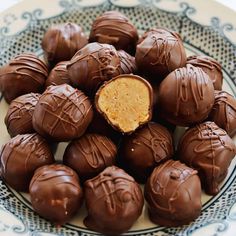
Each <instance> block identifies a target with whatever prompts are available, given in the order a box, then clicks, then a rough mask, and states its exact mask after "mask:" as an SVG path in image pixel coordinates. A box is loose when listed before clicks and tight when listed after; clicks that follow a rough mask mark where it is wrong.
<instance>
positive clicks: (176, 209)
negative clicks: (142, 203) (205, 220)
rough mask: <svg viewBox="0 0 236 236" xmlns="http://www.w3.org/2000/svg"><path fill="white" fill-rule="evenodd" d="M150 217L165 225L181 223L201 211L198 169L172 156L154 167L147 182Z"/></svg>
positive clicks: (146, 194) (194, 216)
mask: <svg viewBox="0 0 236 236" xmlns="http://www.w3.org/2000/svg"><path fill="white" fill-rule="evenodd" d="M144 195H145V199H146V201H147V204H148V213H149V217H150V220H151V221H152V222H153V223H155V224H158V225H161V226H169V227H172V226H174V227H175V226H181V225H184V224H188V223H190V222H191V221H193V220H194V219H196V218H197V217H198V216H199V215H200V213H201V207H202V204H201V183H200V180H199V177H198V176H197V171H196V170H193V169H191V168H190V167H188V166H186V165H185V164H182V163H181V162H179V161H173V160H169V161H167V162H165V163H164V164H161V165H159V166H158V167H156V168H155V169H154V171H153V172H152V174H151V176H150V178H149V179H148V181H147V183H146V185H145V192H144Z"/></svg>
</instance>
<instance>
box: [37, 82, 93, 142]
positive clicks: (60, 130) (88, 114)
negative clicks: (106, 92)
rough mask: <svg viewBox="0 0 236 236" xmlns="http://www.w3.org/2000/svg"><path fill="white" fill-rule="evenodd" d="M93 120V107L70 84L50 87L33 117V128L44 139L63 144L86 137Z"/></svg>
mask: <svg viewBox="0 0 236 236" xmlns="http://www.w3.org/2000/svg"><path fill="white" fill-rule="evenodd" d="M92 118H93V110H92V104H91V102H90V101H89V99H88V97H87V96H85V95H84V93H83V92H81V91H80V90H77V89H75V88H72V87H71V86H70V85H68V84H62V85H57V86H49V87H48V88H47V89H46V90H45V92H44V93H43V94H42V95H41V97H40V98H39V101H38V103H37V105H36V106H35V110H34V113H33V127H34V129H35V130H36V131H37V132H38V133H39V134H41V135H42V136H44V137H47V138H49V139H52V140H54V141H58V142H62V141H68V140H71V139H75V138H78V137H80V136H82V135H83V134H84V132H85V131H86V129H87V127H88V125H89V123H90V122H91V120H92Z"/></svg>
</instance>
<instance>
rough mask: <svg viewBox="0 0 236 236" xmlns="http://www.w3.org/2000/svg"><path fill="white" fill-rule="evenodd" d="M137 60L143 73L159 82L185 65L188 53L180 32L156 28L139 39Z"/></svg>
mask: <svg viewBox="0 0 236 236" xmlns="http://www.w3.org/2000/svg"><path fill="white" fill-rule="evenodd" d="M135 60H136V64H137V67H138V70H139V71H140V72H141V73H142V74H143V75H146V76H147V77H149V78H150V79H151V80H152V81H153V82H156V83H159V82H161V81H162V80H163V79H164V78H165V77H166V76H167V75H168V74H169V73H170V72H172V71H173V70H175V69H177V68H180V67H183V66H185V64H186V53H185V49H184V46H183V43H182V39H181V37H180V36H179V34H178V33H176V32H173V31H170V30H167V29H164V28H156V29H152V30H150V31H148V32H146V33H145V34H144V36H143V37H142V39H141V40H140V41H139V44H138V45H137V49H136V54H135Z"/></svg>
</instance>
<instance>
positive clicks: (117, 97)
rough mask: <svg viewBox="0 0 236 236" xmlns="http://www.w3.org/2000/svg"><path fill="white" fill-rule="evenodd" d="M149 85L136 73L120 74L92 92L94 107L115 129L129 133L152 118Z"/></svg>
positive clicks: (150, 89) (150, 88)
mask: <svg viewBox="0 0 236 236" xmlns="http://www.w3.org/2000/svg"><path fill="white" fill-rule="evenodd" d="M152 96H153V94H152V87H151V85H150V84H149V83H148V82H147V81H146V80H145V79H143V78H141V77H139V76H136V75H130V74H129V75H128V74H125V75H120V76H117V77H115V78H113V79H112V80H110V81H108V82H106V83H104V84H103V85H102V86H101V87H100V88H99V90H98V91H97V93H96V96H95V105H96V108H97V110H98V111H99V112H100V113H101V114H102V115H103V116H104V117H105V119H106V120H107V121H108V122H109V123H110V124H111V125H112V126H113V127H114V128H115V129H117V130H118V131H121V132H122V133H131V132H133V131H134V130H136V129H137V128H138V127H139V126H140V125H142V124H145V123H147V122H148V121H149V120H151V118H152V101H153V98H152Z"/></svg>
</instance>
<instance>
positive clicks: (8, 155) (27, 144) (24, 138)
mask: <svg viewBox="0 0 236 236" xmlns="http://www.w3.org/2000/svg"><path fill="white" fill-rule="evenodd" d="M0 161H1V177H2V178H3V179H4V180H5V181H6V183H7V184H9V185H10V186H11V187H12V188H14V189H15V190H17V191H26V192H28V188H29V183H30V180H31V178H32V176H33V174H34V171H35V170H36V169H37V168H38V167H41V166H43V165H47V164H52V163H53V162H54V157H53V154H52V152H51V150H50V148H49V146H48V144H47V142H46V140H45V139H44V138H42V137H41V136H40V135H38V134H23V135H17V136H16V137H14V138H12V139H11V140H10V141H8V142H7V143H6V144H5V145H3V147H2V150H1V153H0Z"/></svg>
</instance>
